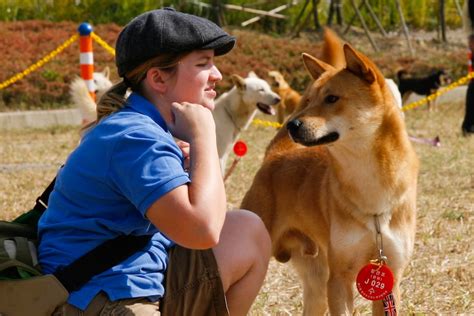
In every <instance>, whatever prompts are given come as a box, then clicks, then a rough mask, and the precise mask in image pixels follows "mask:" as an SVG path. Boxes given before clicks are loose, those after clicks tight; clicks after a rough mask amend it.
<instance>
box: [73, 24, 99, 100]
mask: <svg viewBox="0 0 474 316" xmlns="http://www.w3.org/2000/svg"><path fill="white" fill-rule="evenodd" d="M77 30H78V32H79V35H80V36H79V51H80V57H79V60H80V64H81V78H82V79H84V82H85V83H86V86H87V89H88V90H89V94H90V96H91V97H92V99H93V100H94V101H95V84H94V55H93V53H92V36H91V33H92V26H91V25H90V24H89V23H86V22H84V23H82V24H81V25H79V28H78V29H77Z"/></svg>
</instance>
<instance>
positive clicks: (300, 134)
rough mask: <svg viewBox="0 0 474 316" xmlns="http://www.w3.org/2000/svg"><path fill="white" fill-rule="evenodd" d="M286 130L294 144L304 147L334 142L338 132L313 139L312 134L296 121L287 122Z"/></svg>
mask: <svg viewBox="0 0 474 316" xmlns="http://www.w3.org/2000/svg"><path fill="white" fill-rule="evenodd" d="M286 129H287V130H288V133H289V134H290V137H291V138H292V139H293V141H294V142H295V143H299V144H301V145H304V146H317V145H324V144H329V143H332V142H335V141H336V140H338V139H339V133H338V132H330V133H329V134H326V135H324V136H322V137H314V133H310V132H309V131H308V130H307V129H306V128H305V127H304V124H303V122H302V121H300V120H298V119H294V120H291V121H289V122H288V123H287V124H286Z"/></svg>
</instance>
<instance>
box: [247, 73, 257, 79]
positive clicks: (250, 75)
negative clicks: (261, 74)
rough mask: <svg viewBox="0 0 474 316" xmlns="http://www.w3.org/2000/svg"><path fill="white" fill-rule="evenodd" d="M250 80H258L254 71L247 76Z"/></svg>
mask: <svg viewBox="0 0 474 316" xmlns="http://www.w3.org/2000/svg"><path fill="white" fill-rule="evenodd" d="M247 77H248V78H258V76H257V74H256V73H255V72H253V71H251V72H249V74H248V75H247Z"/></svg>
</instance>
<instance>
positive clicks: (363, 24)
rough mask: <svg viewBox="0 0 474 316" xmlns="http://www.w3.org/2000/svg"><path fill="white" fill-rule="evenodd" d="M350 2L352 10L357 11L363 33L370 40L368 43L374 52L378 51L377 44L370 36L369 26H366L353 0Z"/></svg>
mask: <svg viewBox="0 0 474 316" xmlns="http://www.w3.org/2000/svg"><path fill="white" fill-rule="evenodd" d="M351 3H352V6H353V7H354V10H355V11H356V13H357V16H358V17H359V20H360V23H361V24H362V26H363V27H364V31H365V35H367V37H368V38H369V42H370V44H371V45H372V47H373V48H374V50H375V51H376V52H378V51H379V48H378V47H377V44H375V42H374V40H373V38H372V36H371V35H370V31H369V28H368V27H367V24H365V20H364V17H363V16H362V14H361V13H360V11H359V8H358V7H357V5H356V3H355V1H354V0H351Z"/></svg>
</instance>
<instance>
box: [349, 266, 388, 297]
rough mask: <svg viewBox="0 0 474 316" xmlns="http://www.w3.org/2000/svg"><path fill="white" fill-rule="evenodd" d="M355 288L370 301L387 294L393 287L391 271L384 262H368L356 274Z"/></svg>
mask: <svg viewBox="0 0 474 316" xmlns="http://www.w3.org/2000/svg"><path fill="white" fill-rule="evenodd" d="M356 285H357V290H358V291H359V293H360V295H362V296H363V297H365V298H366V299H368V300H371V301H378V300H381V299H383V298H384V297H385V296H387V295H388V294H389V293H390V292H391V291H392V288H393V273H392V270H390V268H389V267H388V266H387V265H386V264H383V263H381V264H376V263H369V264H367V265H366V266H364V267H363V268H362V269H361V270H360V271H359V274H358V275H357V279H356Z"/></svg>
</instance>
